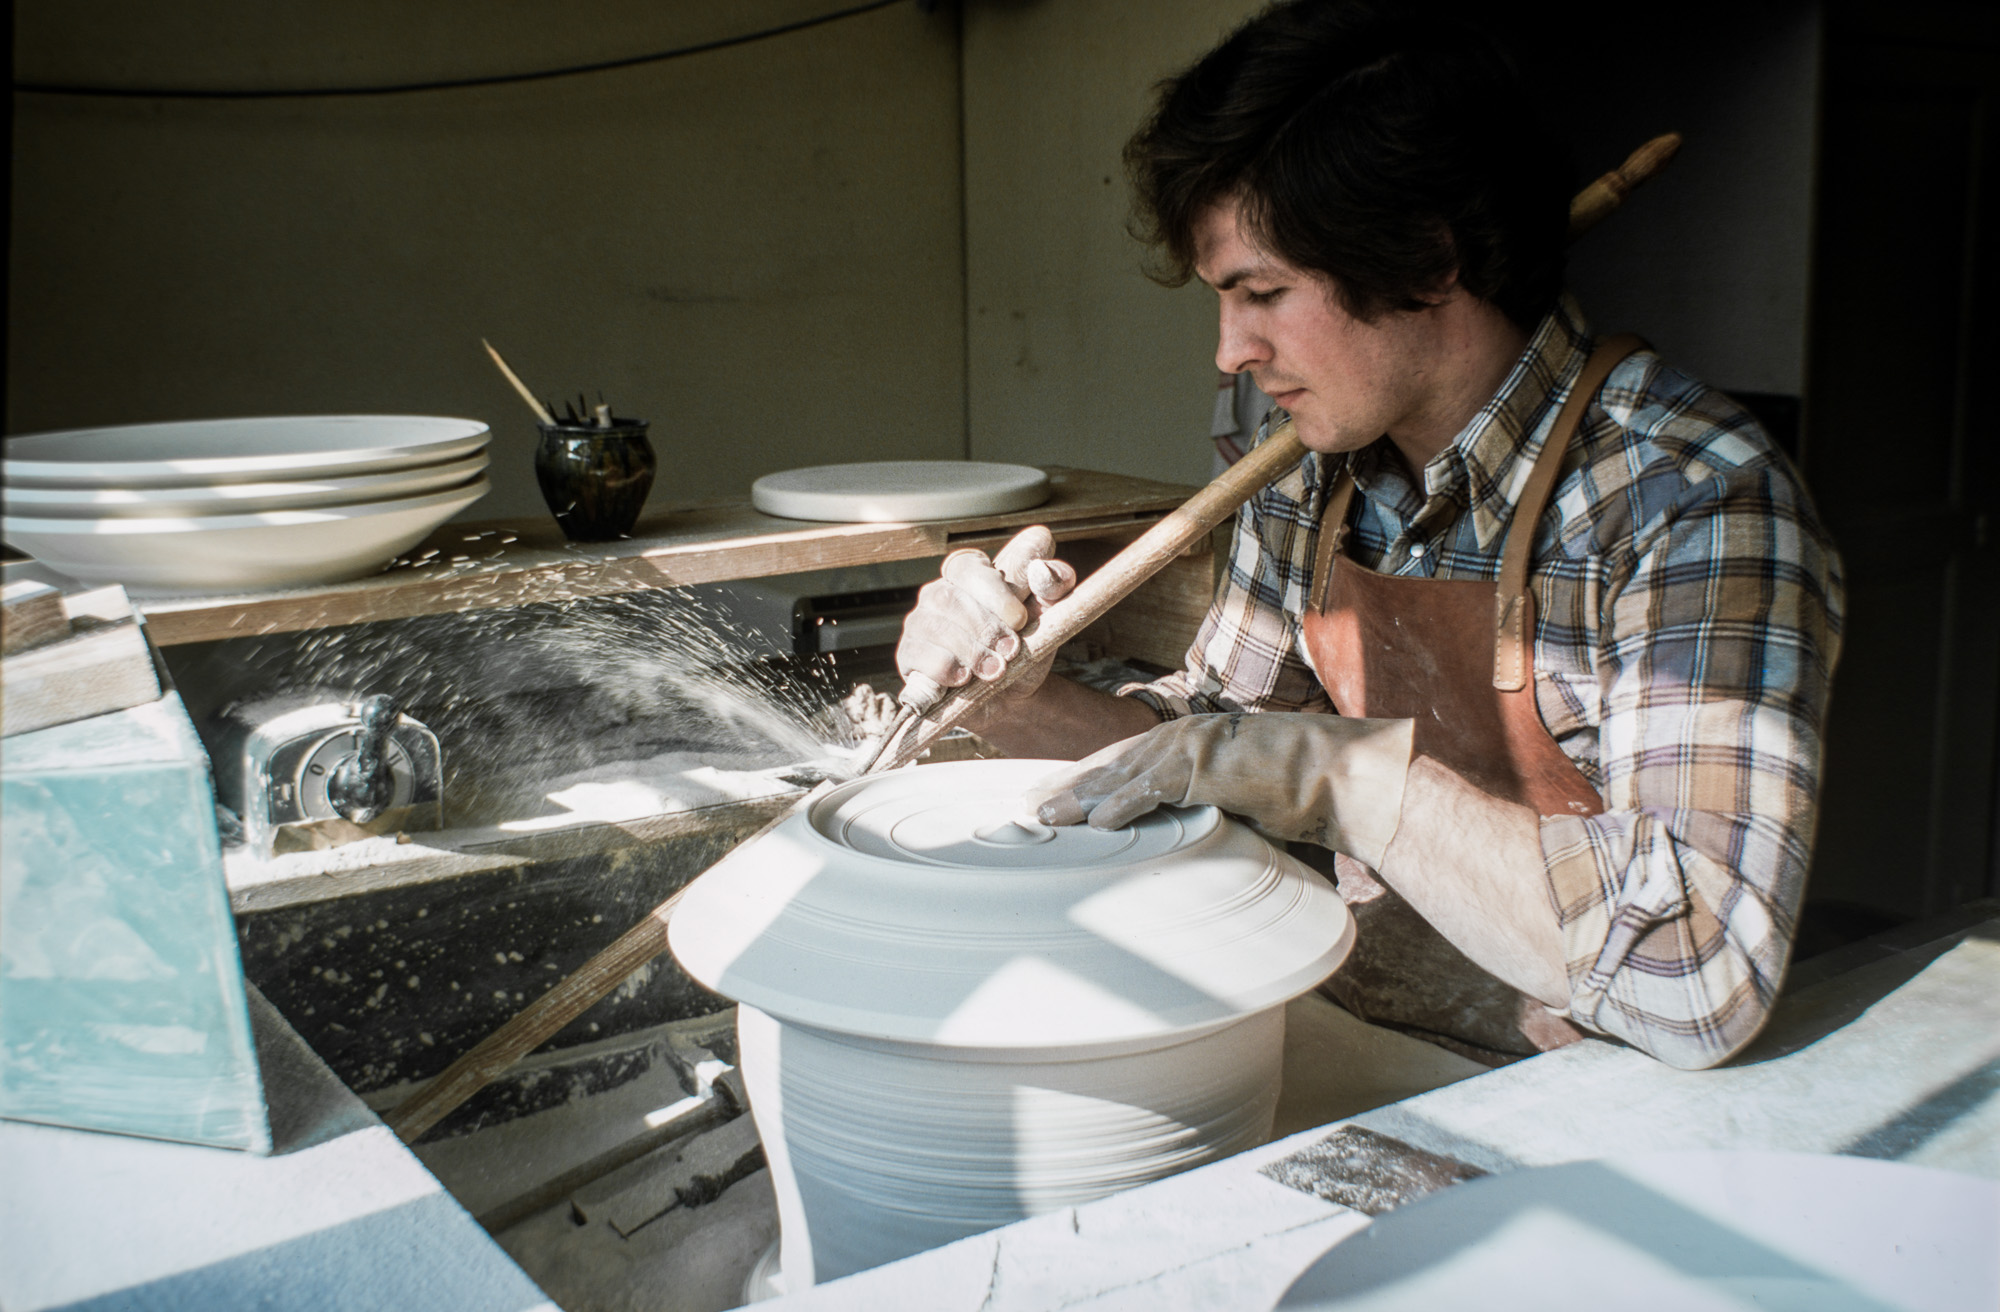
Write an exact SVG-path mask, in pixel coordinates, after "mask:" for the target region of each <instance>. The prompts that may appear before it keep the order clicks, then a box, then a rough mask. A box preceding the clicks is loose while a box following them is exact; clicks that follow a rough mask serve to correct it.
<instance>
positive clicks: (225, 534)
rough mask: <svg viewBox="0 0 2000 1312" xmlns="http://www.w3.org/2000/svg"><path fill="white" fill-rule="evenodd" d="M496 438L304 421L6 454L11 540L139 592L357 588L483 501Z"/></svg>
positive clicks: (198, 424)
mask: <svg viewBox="0 0 2000 1312" xmlns="http://www.w3.org/2000/svg"><path fill="white" fill-rule="evenodd" d="M489 436H490V434H489V433H488V432H487V428H486V425H485V424H482V423H480V422H478V421H477V420H472V419H437V418H428V417H424V416H416V415H299V416H289V417H284V418H275V419H213V420H199V421H192V422H186V423H171V424H130V425H125V426H122V427H118V428H79V429H72V430H69V431H66V432H60V433H38V434H36V435H34V436H32V437H14V438H9V439H7V442H6V444H5V451H6V456H5V459H4V460H0V479H3V480H4V482H5V485H6V490H5V498H6V517H5V519H4V521H0V525H4V536H5V538H6V541H7V543H8V545H10V546H13V547H16V548H18V549H19V550H22V551H25V552H27V553H28V554H29V555H31V556H34V557H35V558H37V559H38V560H41V561H43V562H44V563H46V564H48V565H49V566H51V567H53V568H55V569H58V570H61V571H62V572H63V573H65V574H69V575H72V576H74V577H76V578H79V579H82V580H83V581H84V582H86V583H122V584H124V585H125V586H126V587H127V588H128V589H130V590H131V591H133V592H136V593H142V594H143V593H151V594H154V595H159V594H169V595H171V594H199V593H219V592H220V593H229V592H255V591H262V590H265V589H269V588H290V587H305V586H309V585H311V584H317V583H336V582H339V581H341V580H344V579H352V578H359V577H361V576H362V575H364V574H371V573H373V572H375V571H376V570H379V569H381V568H382V567H383V566H384V565H386V564H388V563H389V562H390V561H391V560H393V559H394V558H395V557H396V555H397V554H398V553H400V552H402V551H405V550H407V549H408V548H410V547H412V546H414V545H416V544H417V543H418V542H420V541H422V540H423V539H424V537H425V536H426V535H427V534H429V533H430V532H431V530H432V529H434V528H436V527H437V526H438V525H439V524H442V523H443V522H444V521H445V520H447V519H450V518H451V517H452V516H453V515H455V514H457V513H458V512H459V511H461V510H463V509H465V507H467V506H469V505H471V504H472V503H473V502H474V501H477V500H478V499H479V498H480V497H482V496H485V495H486V491H487V487H488V484H487V481H486V474H485V470H486V465H487V458H486V453H485V452H486V442H487V439H488V437H489Z"/></svg>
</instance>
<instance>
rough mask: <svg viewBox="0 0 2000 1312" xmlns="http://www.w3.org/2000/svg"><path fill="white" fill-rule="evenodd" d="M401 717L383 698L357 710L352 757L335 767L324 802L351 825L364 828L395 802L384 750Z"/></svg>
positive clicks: (399, 710)
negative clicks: (358, 723)
mask: <svg viewBox="0 0 2000 1312" xmlns="http://www.w3.org/2000/svg"><path fill="white" fill-rule="evenodd" d="M401 716H402V708H401V707H399V706H398V705H397V704H396V699H395V698H394V697H390V696H388V695H386V694H382V695H378V696H374V697H370V698H368V699H366V700H365V701H363V702H362V703H361V705H360V706H359V708H357V712H356V717H355V718H356V719H358V720H359V721H360V725H359V727H357V728H356V729H355V731H354V755H352V756H350V757H348V758H347V759H346V760H344V761H342V762H341V763H340V764H339V765H337V766H335V767H334V771H333V775H332V777H331V778H329V779H328V780H327V782H326V800H327V801H328V802H330V803H331V804H332V805H333V809H334V811H335V812H337V813H338V814H339V815H341V816H343V817H345V818H346V819H349V820H352V821H353V822H354V823H355V824H358V825H365V824H367V823H368V822H369V821H370V820H373V819H374V818H375V817H377V816H379V815H381V814H382V813H383V812H384V811H386V810H388V809H389V803H390V802H391V801H393V800H394V799H395V796H396V776H395V775H394V773H393V772H391V771H390V769H389V757H388V753H387V751H386V750H385V749H386V748H387V747H388V745H389V731H390V730H391V729H394V728H395V727H396V721H397V720H398V719H400V718H401Z"/></svg>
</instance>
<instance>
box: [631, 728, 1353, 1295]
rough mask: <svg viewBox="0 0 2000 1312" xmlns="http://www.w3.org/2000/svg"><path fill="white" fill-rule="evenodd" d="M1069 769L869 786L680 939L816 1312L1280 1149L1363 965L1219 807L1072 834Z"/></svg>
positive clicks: (1343, 933) (700, 915) (1286, 867)
mask: <svg viewBox="0 0 2000 1312" xmlns="http://www.w3.org/2000/svg"><path fill="white" fill-rule="evenodd" d="M1058 765H1059V763H1058V762H1052V761H966V762H959V763H955V764H949V765H933V766H923V767H919V768H916V769H910V770H901V771H896V772H892V773H888V774H882V775H874V776H869V777H867V778H863V779H858V780H855V781H853V782H852V783H849V784H846V785H844V786H842V787H840V788H838V789H835V790H834V791H832V792H830V793H829V794H827V795H826V796H825V797H823V798H821V799H820V800H819V801H818V802H817V803H815V804H814V805H813V806H811V807H810V808H808V809H807V810H805V811H804V812H802V813H800V814H797V815H794V816H792V817H790V818H789V819H787V820H786V821H785V822H784V823H782V824H780V825H779V826H778V827H777V828H775V829H773V830H772V831H771V832H770V833H768V834H766V835H765V836H763V837H762V838H761V839H759V840H757V841H756V842H754V843H750V844H746V845H745V846H744V847H742V848H739V849H738V850H737V851H735V852H734V853H732V854H730V856H729V857H727V858H726V859H725V860H723V861H722V862H721V863H720V864H718V865H717V866H715V867H714V868H713V869H711V870H710V871H709V872H708V873H707V874H705V875H703V876H702V877H701V878H700V879H698V880H697V881H695V883H694V884H693V885H691V886H690V888H689V889H688V892H687V895H686V897H685V898H684V899H683V901H682V903H681V905H680V908H679V909H678V911H677V912H676V914H675V916H674V918H673V922H672V924H671V926H670V928H669V931H668V938H669V942H670V944H671V946H672V948H673V951H674V955H675V956H676V957H678V958H679V959H680V961H681V964H682V965H683V966H684V967H686V969H687V971H688V973H689V974H691V975H693V976H694V977H695V978H696V979H698V980H700V981H701V982H702V983H704V984H706V985H708V986H709V987H711V988H713V989H715V990H717V991H718V992H721V993H723V994H726V995H727V996H729V997H731V998H734V999H736V1000H737V1001H738V1002H739V1003H740V1004H742V1005H741V1007H740V1010H739V1013H738V1015H739V1020H738V1031H739V1038H740V1040H741V1055H742V1064H743V1074H744V1079H745V1082H746V1084H747V1087H748V1090H749V1094H750V1102H751V1110H752V1112H753V1113H754V1115H755V1116H756V1120H757V1128H758V1131H759V1134H760V1135H761V1137H762V1138H763V1141H764V1149H765V1153H766V1156H767V1157H768V1159H769V1161H770V1165H771V1174H772V1181H773V1184H774V1186H775V1188H776V1190H777V1196H778V1211H779V1219H780V1222H781V1226H782V1233H783V1241H782V1247H783V1256H782V1265H783V1271H784V1278H785V1284H786V1287H787V1288H788V1289H789V1290H791V1291H794V1292H796V1291H798V1290H800V1289H804V1288H806V1287H808V1286H809V1285H811V1284H813V1283H815V1282H817V1281H823V1280H829V1279H833V1278H834V1277H837V1276H841V1275H846V1274H848V1273H850V1272H853V1271H858V1270H863V1269H865V1268H867V1267H871V1266H876V1265H879V1264H881V1263H884V1262H889V1261H893V1260H895V1259H897V1258H900V1257H905V1256H908V1255H910V1254H912V1253H916V1252H921V1251H923V1250H925V1249H928V1248H931V1247H934V1246H936V1245H938V1244H942V1243H947V1242H949V1241H951V1240H953V1239H957V1238H960V1237H962V1236H964V1235H968V1234H973V1233H976V1232H978V1231H981V1230H986V1229H990V1228H992V1227H994V1226H998V1225H1004V1224H1006V1223H1008V1222H1010V1221H1014V1220H1018V1219H1020V1218H1022V1217H1025V1216H1031V1215H1035V1214H1037V1213H1041V1212H1046V1211H1050V1210H1053V1209H1056V1208H1061V1207H1067V1206H1072V1205H1075V1204H1077V1203H1082V1202H1087V1201H1089V1200H1091V1199H1094V1198H1100V1197H1103V1196H1105V1195H1107V1194H1111V1193H1114V1192H1117V1191H1118V1190H1121V1189H1126V1188H1129V1187H1131V1186H1133V1185H1137V1184H1143V1183H1145V1182H1147V1181H1149V1180H1154V1179H1158V1178H1160V1177H1162V1176H1166V1175H1170V1174H1173V1173H1174V1172H1177V1171H1181V1170H1185V1169H1187V1168H1188V1167H1191V1166H1197V1165H1200V1164H1201V1163H1203V1162H1206V1161H1211V1160H1214V1159H1216V1158H1219V1157H1223V1156H1227V1155H1228V1154H1230V1153H1234V1152H1238V1151H1241V1150H1242V1149H1245V1148H1249V1147H1252V1146H1254V1145H1256V1144H1258V1143H1260V1142H1262V1141H1263V1140H1264V1139H1265V1138H1266V1137H1267V1136H1268V1135H1269V1133H1270V1127H1271V1117H1272V1113H1273V1112H1274V1110H1275V1108H1276V1105H1277V1097H1278V1077H1279V1068H1280V1060H1281V1052H1282V1047H1283V1042H1284V1004H1285V1003H1286V1002H1287V1001H1289V1000H1290V999H1292V998H1294V997H1296V996H1298V995H1299V994H1301V993H1303V992H1305V991H1306V990H1308V989H1310V988H1312V987H1313V986H1314V985H1315V984H1317V983H1319V981H1320V980H1322V979H1324V978H1325V977H1326V976H1327V975H1328V974H1330V973H1331V972H1332V971H1333V970H1334V968H1335V967H1337V966H1338V965H1339V964H1340V962H1341V960H1342V958H1344V957H1345V956H1346V954H1347V951H1348V949H1349V947H1350V946H1351V945H1352V942H1353V937H1354V928H1353V922H1352V920H1351V919H1350V918H1349V916H1348V914H1347V909H1346V907H1345V906H1344V905H1343V904H1342V903H1341V901H1340V898H1339V895H1338V894H1336V893H1335V892H1334V891H1333V889H1332V887H1331V886H1330V885H1328V884H1327V883H1326V881H1325V880H1323V879H1321V878H1320V877H1319V876H1318V875H1317V874H1315V873H1313V872H1312V871H1310V870H1308V869H1307V868H1306V867H1305V866H1303V865H1301V864H1300V863H1299V862H1297V861H1295V860H1293V859H1292V858H1291V857H1289V856H1287V855H1285V854H1284V853H1282V852H1279V851H1277V850H1276V849H1274V848H1272V847H1271V846H1270V845H1269V844H1268V843H1266V842H1264V840H1262V839H1261V838H1259V837H1257V836H1256V835H1255V834H1254V833H1252V832H1251V831H1250V830H1249V829H1248V828H1246V827H1244V826H1243V825H1241V824H1238V823H1236V822H1235V821H1233V820H1230V819H1228V818H1227V817H1226V816H1224V815H1223V814H1222V813H1221V812H1219V811H1217V810H1215V809H1214V808H1212V807H1196V808H1188V809H1167V810H1162V811H1159V812H1155V813H1154V814H1152V815H1149V816H1146V817H1144V818H1143V819H1141V820H1138V821H1136V822H1134V823H1133V824H1132V825H1130V826H1129V827H1127V828H1124V829H1119V830H1113V831H1108V832H1107V831H1100V830H1095V829H1091V828H1088V827H1077V828H1063V829H1052V828H1049V827H1047V826H1044V825H1040V824H1038V823H1036V822H1034V821H1033V820H1032V819H1028V818H1027V813H1026V810H1025V808H1024V807H1023V805H1022V802H1021V795H1022V792H1023V791H1024V790H1025V789H1026V788H1027V787H1028V786H1029V785H1031V784H1032V783H1034V782H1035V781H1036V780H1037V779H1040V778H1041V777H1043V776H1044V775H1046V774H1047V773H1049V772H1050V771H1051V770H1053V769H1055V768H1057V766H1058Z"/></svg>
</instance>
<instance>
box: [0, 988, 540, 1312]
mask: <svg viewBox="0 0 2000 1312" xmlns="http://www.w3.org/2000/svg"><path fill="white" fill-rule="evenodd" d="M250 1014H251V1021H252V1025H253V1028H254V1029H255V1031H256V1036H257V1048H258V1058H259V1061H260V1062H261V1064H262V1066H263V1072H264V1083H265V1089H266V1096H267V1098H268V1099H269V1102H270V1108H271V1128H272V1134H273V1137H274V1138H275V1140H276V1144H277V1150H276V1151H275V1152H274V1153H273V1154H272V1155H271V1156H269V1157H258V1156H253V1155H251V1154H249V1153H241V1152H233V1151H230V1150H227V1149H220V1148H201V1147H194V1146H192V1145H188V1144H177V1143H162V1142H158V1141H155V1140H150V1139H133V1138H128V1137H125V1136H122V1135H112V1134H91V1133H88V1132H85V1131H80V1130H63V1129H57V1128H54V1127H52V1126H43V1125H24V1124H20V1123H17V1122H12V1121H0V1307H4V1308H5V1309H7V1312H51V1310H53V1309H58V1308H65V1309H83V1308H88V1309H91V1312H108V1310H110V1309H124V1308H133V1309H141V1308H143V1309H148V1310H149V1312H182V1310H183V1309H184V1310H185V1312H232V1310H233V1309H238V1308H245V1309H247V1308H285V1309H297V1310H301V1312H318V1310H322V1309H323V1310H324V1312H335V1310H336V1309H338V1310H339V1312H373V1310H374V1309H382V1312H391V1310H392V1309H394V1310H396V1312H400V1310H401V1309H408V1308H423V1309H426V1312H461V1310H462V1312H555V1304H553V1303H551V1302H550V1301H549V1300H548V1299H547V1298H546V1297H545V1296H544V1295H543V1293H542V1291H541V1290H539V1289H537V1288H536V1287H535V1285H534V1282H532V1281H531V1280H529V1279H528V1277H527V1276H526V1275H524V1274H523V1273H522V1271H521V1269H520V1267H518V1266H517V1265H515V1263H514V1262H513V1260H512V1259H511V1258H509V1257H508V1256H507V1255H506V1254H505V1253H504V1252H502V1251H501V1250H500V1248H499V1246H498V1245H496V1244H495V1243H494V1242H493V1241H492V1240H491V1239H489V1238H488V1237H487V1235H486V1233H485V1232H484V1231H483V1230H481V1229H480V1228H479V1226H478V1225H477V1224H476V1223H475V1222H474V1221H473V1219H472V1217H471V1216H470V1215H469V1214H468V1213H467V1212H466V1211H465V1209H464V1208H463V1207H461V1206H460V1205H459V1204H458V1202H457V1201H456V1200H454V1199H453V1198H452V1197H451V1195H449V1194H447V1193H446V1192H445V1191H444V1188H443V1186H442V1185H440V1184H439V1183H438V1182H437V1179H436V1178H435V1177H434V1176H432V1175H431V1173H430V1172H429V1171H426V1170H425V1169H424V1168H423V1166H422V1165H421V1164H420V1163H419V1162H418V1161H417V1159H416V1158H415V1157H413V1156H412V1155H411V1154H410V1152H409V1150H408V1149H406V1148H405V1147H404V1146H403V1145H402V1144H401V1143H400V1142H398V1141H397V1139H396V1137H395V1136H394V1135H393V1134H391V1133H390V1132H389V1130H388V1129H387V1128H386V1127H385V1126H384V1125H383V1124H382V1123H381V1122H380V1121H378V1120H377V1119H376V1118H375V1117H374V1115H373V1114H372V1113H370V1112H369V1110H368V1109H367V1108H366V1107H365V1106H363V1105H362V1103H361V1101H360V1100H359V1099H358V1098H356V1097H355V1096H354V1095H353V1094H352V1093H349V1092H348V1091H347V1089H346V1088H344V1087H343V1086H342V1085H341V1083H340V1081H339V1080H337V1079H335V1078H334V1077H333V1073H332V1072H331V1071H329V1070H327V1068H326V1067H325V1065H323V1064H322V1063H321V1062H320V1060H319V1059H318V1058H317V1057H315V1056H314V1055H313V1054H312V1051H311V1050H310V1049H309V1048H307V1047H306V1046H305V1044H304V1043H302V1042H301V1041H300V1040H299V1038H298V1036H297V1035H296V1034H294V1033H292V1031H291V1030H290V1028H289V1027H288V1026H286V1024H285V1022H284V1020H283V1019H282V1018H281V1017H279V1016H278V1015H277V1013H276V1012H275V1011H273V1010H272V1009H271V1007H270V1004H268V1003H266V1002H265V1001H264V1000H263V999H262V997H260V996H258V995H256V994H254V993H253V994H252V995H251V999H250Z"/></svg>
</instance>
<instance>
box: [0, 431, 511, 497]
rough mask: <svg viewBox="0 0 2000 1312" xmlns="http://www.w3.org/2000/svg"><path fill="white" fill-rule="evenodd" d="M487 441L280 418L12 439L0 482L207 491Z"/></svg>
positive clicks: (338, 471)
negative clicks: (193, 488)
mask: <svg viewBox="0 0 2000 1312" xmlns="http://www.w3.org/2000/svg"><path fill="white" fill-rule="evenodd" d="M489 436H491V435H490V434H489V433H488V431H487V428H486V425H485V424H482V423H480V422H479V421H478V420H476V419H441V418H435V417H432V416H428V415H286V416H280V417H277V418H270V419H200V420H189V421H186V422H181V423H171V424H125V425H121V426H120V427H117V428H74V429H68V430H65V431H63V432H59V433H36V434H33V435H32V436H28V437H10V438H8V439H7V441H6V443H5V444H4V448H0V449H4V451H5V458H4V460H0V478H4V479H5V481H6V482H7V483H8V484H10V485H12V486H15V487H69V488H78V487H110V488H137V487H206V486H210V485H213V484H217V483H260V482H271V481H274V480H278V479H299V478H347V477H352V476H353V475H356V474H380V473H386V472H388V471H390V470H393V469H408V468H410V467H411V466H413V465H431V464H437V463H439V462H440V461H445V460H455V459H459V458H462V457H464V456H469V455H471V454H472V453H473V452H475V451H478V450H480V449H481V448H482V447H484V446H485V445H486V441H487V438H488V437H489Z"/></svg>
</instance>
